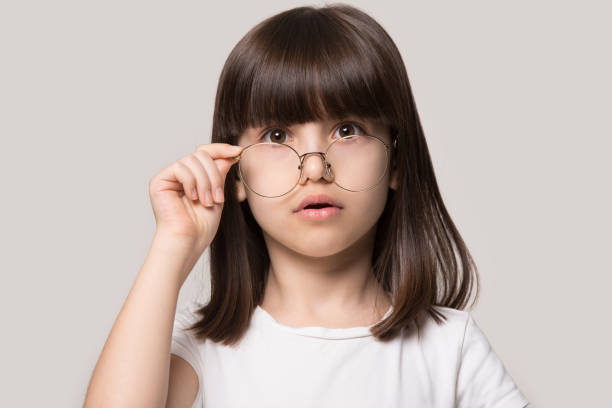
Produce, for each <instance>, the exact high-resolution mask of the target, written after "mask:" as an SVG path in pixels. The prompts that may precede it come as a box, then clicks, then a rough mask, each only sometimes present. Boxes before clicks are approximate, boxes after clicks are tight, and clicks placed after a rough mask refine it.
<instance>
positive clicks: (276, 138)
mask: <svg viewBox="0 0 612 408" xmlns="http://www.w3.org/2000/svg"><path fill="white" fill-rule="evenodd" d="M267 135H270V142H269V143H278V142H281V143H282V142H283V141H284V138H285V136H286V135H287V134H286V133H285V131H284V130H282V129H278V128H274V129H270V130H268V131H266V132H264V134H263V135H261V137H260V138H259V140H258V141H260V142H268V140H266V136H267Z"/></svg>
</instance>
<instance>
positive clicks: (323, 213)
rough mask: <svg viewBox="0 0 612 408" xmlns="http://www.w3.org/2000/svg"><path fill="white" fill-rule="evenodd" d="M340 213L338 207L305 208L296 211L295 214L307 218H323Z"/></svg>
mask: <svg viewBox="0 0 612 408" xmlns="http://www.w3.org/2000/svg"><path fill="white" fill-rule="evenodd" d="M338 213H340V208H338V207H325V208H307V209H304V210H300V211H298V212H297V215H299V216H301V217H303V218H306V219H309V220H324V219H327V218H331V217H333V216H334V215H336V214H338Z"/></svg>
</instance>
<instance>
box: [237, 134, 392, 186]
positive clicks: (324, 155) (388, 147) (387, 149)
mask: <svg viewBox="0 0 612 408" xmlns="http://www.w3.org/2000/svg"><path fill="white" fill-rule="evenodd" d="M355 136H361V137H363V136H367V137H372V138H374V139H376V140H378V141H379V142H380V143H382V144H383V145H384V146H385V153H386V155H387V164H386V166H385V171H384V173H383V174H382V176H381V177H380V178H379V179H378V181H376V183H374V184H373V185H372V186H371V187H368V188H365V189H362V190H349V189H348V188H344V187H342V186H341V185H340V184H338V183H336V180H335V178H333V179H332V182H333V183H334V184H335V185H337V186H338V187H340V188H341V189H343V190H346V191H351V192H355V193H358V192H362V191H368V190H371V189H373V188H374V187H376V186H377V185H378V184H379V183H380V182H381V180H382V179H383V178H384V177H385V175H386V174H387V172H388V171H389V166H390V158H391V154H390V150H391V149H396V148H397V137H395V136H394V137H393V141H392V144H393V145H390V144H387V143H385V141H384V140H382V139H381V138H379V137H377V136H373V135H368V134H363V135H349V136H343V137H341V138H340V139H336V140H334V141H333V142H331V143H330V144H329V145H328V146H327V149H325V152H308V153H304V154H302V155H300V154H299V153H298V152H297V151H296V150H295V149H294V148H293V147H291V146H289V145H286V144H284V143H272V142H258V143H253V144H250V145H248V146H245V147H244V148H243V149H242V150H241V151H240V154H239V155H238V156H234V157H232V158H233V159H234V160H238V175H239V179H240V181H241V182H242V184H243V185H244V186H245V187H246V188H247V189H248V190H249V191H252V192H253V194H257V195H258V196H260V197H266V198H276V197H282V196H284V195H287V194H289V193H290V192H291V191H293V189H294V188H295V186H297V185H298V184H299V183H300V180H301V179H302V175H303V171H304V160H305V159H306V156H308V155H309V154H318V155H319V156H321V159H322V160H323V164H324V165H325V176H324V177H325V178H329V177H330V176H331V170H330V168H331V163H329V162H328V161H327V152H328V151H329V149H330V147H332V146H333V145H334V143H336V142H338V141H340V140H344V139H349V138H352V137H355ZM261 144H276V145H278V144H281V145H283V146H287V147H288V148H290V149H291V150H293V152H294V153H295V155H296V156H297V157H298V160H299V161H300V165H299V166H298V170H300V176H299V177H298V178H297V181H296V182H295V184H294V185H293V187H291V188H290V189H289V191H287V192H286V193H284V194H280V195H277V196H266V195H263V194H259V193H258V192H256V191H254V190H253V189H252V188H251V187H249V185H248V184H247V183H246V182H245V181H244V177H243V175H242V167H241V166H240V159H241V158H242V154H243V153H244V151H245V150H246V149H248V148H249V147H252V146H257V145H261Z"/></svg>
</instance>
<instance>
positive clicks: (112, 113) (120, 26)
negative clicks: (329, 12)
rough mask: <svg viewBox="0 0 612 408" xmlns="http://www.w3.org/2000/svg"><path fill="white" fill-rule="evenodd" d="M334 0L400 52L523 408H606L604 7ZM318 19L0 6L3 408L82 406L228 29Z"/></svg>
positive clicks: (225, 50)
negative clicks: (153, 195) (161, 188)
mask: <svg viewBox="0 0 612 408" xmlns="http://www.w3.org/2000/svg"><path fill="white" fill-rule="evenodd" d="M347 3H349V4H352V5H354V6H357V7H359V8H362V9H363V10H364V11H366V12H368V13H369V14H370V15H372V16H373V17H374V18H375V19H377V21H378V22H379V23H380V24H381V25H382V26H383V27H384V28H385V29H386V30H387V31H388V32H389V34H390V35H391V37H392V38H393V39H394V41H395V42H396V44H397V46H398V47H399V49H400V52H401V54H402V57H403V59H404V63H405V65H406V68H407V70H408V75H409V79H410V81H411V83H412V87H413V91H414V96H415V99H416V103H417V108H418V110H419V112H420V115H421V119H422V123H423V127H424V130H425V135H426V138H427V141H428V144H429V148H430V152H431V155H432V160H433V162H434V167H435V171H436V176H437V178H438V181H439V184H440V188H441V192H442V195H443V199H444V200H445V203H446V205H447V206H448V209H449V211H450V214H451V216H452V217H453V220H454V221H455V222H456V224H457V226H458V228H459V230H460V232H461V234H462V236H463V237H464V239H465V241H466V243H467V245H468V248H469V249H470V250H471V252H472V254H473V255H474V258H475V261H476V264H477V266H478V267H479V270H480V274H481V277H482V288H481V297H480V300H479V302H478V303H477V305H476V306H475V307H474V309H473V310H472V313H473V316H474V317H475V319H476V321H477V322H478V323H479V325H480V326H481V328H482V329H483V331H484V333H485V334H486V336H487V338H488V339H489V341H490V342H491V344H492V345H493V348H494V350H495V351H496V352H497V353H498V355H499V356H500V357H501V359H502V360H503V362H504V364H505V366H506V367H507V369H508V370H509V372H510V373H511V375H512V377H513V378H514V379H515V381H516V383H517V384H518V386H519V388H521V390H522V391H523V392H524V393H525V395H526V396H527V398H528V399H529V400H530V401H531V402H532V404H533V405H532V406H534V407H576V406H581V407H603V406H612V405H610V404H612V402H611V399H610V394H609V386H610V377H609V367H610V366H611V364H612V361H611V359H610V351H609V348H608V347H609V345H610V344H611V343H612V338H611V335H610V328H609V326H610V319H609V316H608V315H609V311H610V300H609V297H608V295H609V293H610V289H609V286H610V283H611V282H612V280H611V278H610V273H611V272H612V268H611V262H610V257H609V254H610V252H609V247H610V243H611V240H610V235H609V234H610V230H611V229H612V223H611V217H610V214H609V211H610V209H611V208H612V202H611V201H612V200H611V198H612V194H611V192H610V185H611V183H610V179H609V177H610V175H611V174H612V164H611V162H610V154H611V147H612V142H611V141H610V138H611V137H612V132H611V130H612V125H611V122H610V107H611V95H612V80H611V75H610V73H611V72H612V63H611V56H610V55H611V54H610V46H611V44H610V39H611V38H612V28H611V26H610V15H611V13H610V11H611V10H610V8H609V6H607V2H603V1H580V2H578V1H574V2H568V1H533V0H529V1H525V0H521V1H506V2H491V1H466V0H464V1H428V0H423V1H408V2H401V3H400V2H389V1H370V2H368V1H355V2H350V1H349V2H347ZM322 4H323V3H322V2H311V3H305V2H293V1H258V2H243V3H238V2H234V1H223V2H215V3H210V2H208V3H205V2H203V1H201V2H196V1H179V2H176V1H174V2H170V1H167V2H159V1H133V0H129V1H126V0H121V1H98V2H95V3H94V2H83V1H71V2H68V1H53V2H48V1H5V2H2V4H1V5H0V59H1V61H0V135H1V146H0V154H1V160H0V166H1V180H2V193H1V194H2V200H1V209H2V211H1V212H0V217H2V219H1V224H0V225H1V227H0V234H1V235H0V237H1V239H2V255H1V256H0V263H1V264H0V267H1V271H2V274H1V276H2V278H1V279H2V280H1V282H0V291H1V292H0V311H1V313H2V326H3V330H2V336H1V341H2V344H1V347H2V363H1V364H0V370H1V371H0V374H1V376H2V378H1V379H0V380H1V383H2V392H0V405H1V406H6V407H9V406H10V407H34V406H45V407H76V406H80V405H82V403H83V400H84V396H85V392H86V388H87V384H88V381H89V379H90V376H91V374H92V370H93V368H94V365H95V363H96V361H97V359H98V357H99V355H100V353H101V351H102V347H103V345H104V341H105V340H106V338H107V336H108V334H109V332H110V329H111V326H112V324H113V322H114V320H115V318H116V317H117V314H118V312H119V310H120V308H121V306H122V304H123V302H124V301H125V299H126V296H127V294H128V292H129V289H130V287H131V286H132V284H133V282H134V279H135V277H136V275H137V273H138V271H139V269H140V268H141V266H142V263H143V261H144V258H145V255H146V253H147V251H148V248H149V244H150V242H151V239H152V236H153V232H154V229H155V220H154V218H153V212H152V209H151V205H150V202H149V196H148V182H149V180H150V178H151V177H152V176H153V175H154V174H156V173H157V172H159V171H160V170H161V169H162V168H163V167H165V166H166V165H168V164H170V163H172V162H174V161H176V160H178V159H179V158H180V157H183V156H184V155H186V154H189V153H191V152H193V150H194V149H195V147H196V146H197V145H199V144H202V143H209V142H210V131H211V125H212V123H211V122H212V112H213V106H214V96H215V91H216V86H217V81H218V79H219V74H220V72H221V68H222V66H223V63H224V61H225V59H226V57H227V56H228V54H229V52H230V50H231V49H232V47H233V46H234V45H235V44H236V42H237V41H238V40H239V39H240V38H241V37H242V36H243V35H244V34H245V33H246V32H247V30H248V29H250V28H251V27H252V26H254V25H255V24H256V23H258V22H259V21H261V20H262V19H264V18H266V17H269V16H271V15H273V14H276V13H278V12H280V11H283V10H286V9H288V8H292V7H295V6H302V5H322ZM207 260H208V251H205V252H204V254H203V256H202V258H201V259H200V262H199V263H198V264H197V265H196V267H195V269H194V271H193V272H192V274H191V275H190V277H189V279H188V280H187V282H186V283H185V285H184V286H183V288H182V290H181V295H180V300H179V303H180V304H183V303H184V302H186V301H188V300H191V299H193V298H194V297H199V298H201V299H203V298H204V297H205V296H207V291H208V290H209V286H208V281H207V277H208V271H207V269H206V267H205V263H206V261H207Z"/></svg>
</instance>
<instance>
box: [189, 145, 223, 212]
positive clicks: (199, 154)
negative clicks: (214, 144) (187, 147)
mask: <svg viewBox="0 0 612 408" xmlns="http://www.w3.org/2000/svg"><path fill="white" fill-rule="evenodd" d="M193 155H194V156H195V157H196V159H197V160H199V161H200V164H201V165H202V166H204V168H205V169H206V173H207V175H208V179H209V180H210V193H211V194H212V196H213V197H214V199H215V201H216V202H217V203H222V202H223V201H225V195H224V192H223V188H224V185H225V177H224V175H222V174H221V171H220V170H219V168H218V167H217V166H218V165H217V163H216V162H218V161H220V160H219V159H217V160H213V159H212V157H210V155H209V154H208V153H206V152H205V151H203V150H198V151H196V152H195V153H194V154H193Z"/></svg>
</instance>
